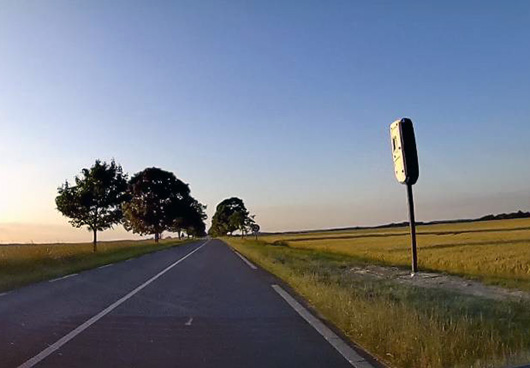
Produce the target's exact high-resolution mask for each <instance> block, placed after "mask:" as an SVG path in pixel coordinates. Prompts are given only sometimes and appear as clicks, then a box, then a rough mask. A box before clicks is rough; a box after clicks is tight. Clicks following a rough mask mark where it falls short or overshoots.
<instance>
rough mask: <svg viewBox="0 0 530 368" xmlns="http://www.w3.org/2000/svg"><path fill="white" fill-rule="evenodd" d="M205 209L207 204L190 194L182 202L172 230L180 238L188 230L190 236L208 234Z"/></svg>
mask: <svg viewBox="0 0 530 368" xmlns="http://www.w3.org/2000/svg"><path fill="white" fill-rule="evenodd" d="M205 210H206V206H205V205H203V204H201V203H199V202H198V201H197V200H196V199H195V198H193V197H191V196H189V197H188V198H187V199H186V200H185V201H183V202H182V204H181V206H180V208H179V211H178V214H177V216H176V217H175V219H174V220H173V223H172V225H171V227H170V230H171V231H173V232H176V233H177V234H178V236H179V239H180V238H181V236H182V232H186V233H187V234H188V236H197V237H199V236H204V235H206V224H205V223H204V220H206V218H207V216H206V213H205V212H204V211H205Z"/></svg>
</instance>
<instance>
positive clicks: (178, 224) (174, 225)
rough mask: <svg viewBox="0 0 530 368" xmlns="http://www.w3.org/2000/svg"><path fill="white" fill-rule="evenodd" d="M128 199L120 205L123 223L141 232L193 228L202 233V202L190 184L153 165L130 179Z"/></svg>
mask: <svg viewBox="0 0 530 368" xmlns="http://www.w3.org/2000/svg"><path fill="white" fill-rule="evenodd" d="M129 195H130V200H129V201H128V202H126V203H124V205H123V211H124V227H125V228H126V229H127V230H131V231H133V232H134V233H137V234H140V235H147V234H153V235H154V237H155V241H156V242H158V240H159V239H160V236H161V234H162V232H164V231H173V230H176V231H178V232H179V233H180V231H182V230H190V229H192V232H193V234H190V233H189V231H188V234H190V235H195V234H198V235H202V234H203V233H204V229H205V225H204V219H205V218H206V217H205V216H206V215H205V214H204V208H205V207H204V206H203V205H202V204H200V203H199V202H198V201H197V200H195V199H194V198H193V197H191V195H190V188H189V186H188V184H185V183H184V182H182V181H181V180H180V179H177V177H176V176H175V175H174V174H173V173H171V172H168V171H164V170H162V169H159V168H156V167H152V168H147V169H145V170H143V171H140V172H139V173H137V174H135V175H134V176H133V177H132V178H131V180H130V182H129Z"/></svg>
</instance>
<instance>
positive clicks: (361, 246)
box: [262, 219, 530, 290]
mask: <svg viewBox="0 0 530 368" xmlns="http://www.w3.org/2000/svg"><path fill="white" fill-rule="evenodd" d="M408 231H409V230H408V228H407V227H401V228H387V229H365V230H351V231H336V232H317V233H306V234H285V235H273V236H264V237H262V239H263V240H265V241H267V242H274V241H277V242H284V243H286V244H288V245H289V246H290V247H293V248H300V249H313V250H319V251H325V252H332V253H339V254H344V255H348V256H351V257H355V258H357V259H359V260H365V261H368V262H371V263H377V264H382V265H395V266H401V267H409V265H410V237H409V232H408ZM418 259H419V267H420V269H423V270H428V271H441V272H446V273H450V274H455V275H459V276H464V277H468V278H472V279H477V280H480V281H483V282H485V283H489V284H496V285H501V286H505V287H511V288H518V289H522V290H530V219H516V220H497V221H484V222H470V223H457V224H439V225H425V226H418Z"/></svg>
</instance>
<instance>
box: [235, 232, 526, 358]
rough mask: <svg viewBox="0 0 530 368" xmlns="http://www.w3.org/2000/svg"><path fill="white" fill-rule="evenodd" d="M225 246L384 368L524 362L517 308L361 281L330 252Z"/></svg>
mask: <svg viewBox="0 0 530 368" xmlns="http://www.w3.org/2000/svg"><path fill="white" fill-rule="evenodd" d="M226 240H227V241H228V242H229V243H230V244H231V245H232V246H233V247H234V248H236V249H237V250H238V251H240V252H241V253H243V254H245V255H246V256H247V257H248V258H250V259H251V260H252V261H254V262H256V263H257V264H259V265H260V266H262V267H264V268H265V269H267V270H269V271H270V272H272V273H274V274H276V275H277V276H279V277H280V278H282V279H283V280H284V281H286V282H287V283H289V284H290V285H291V286H292V287H293V288H294V289H295V290H296V291H297V292H298V293H300V294H301V295H302V296H304V297H305V298H306V299H307V300H308V301H309V302H310V303H311V304H312V305H314V306H315V307H316V308H317V309H318V310H319V312H321V313H322V314H323V315H324V316H325V317H326V318H327V319H329V320H330V321H331V322H333V323H334V324H335V325H336V326H337V327H339V328H340V329H341V330H342V331H344V333H345V334H346V335H347V336H348V337H350V338H351V339H352V340H353V341H355V342H356V343H358V344H360V345H361V346H364V347H365V348H366V349H367V350H368V351H370V352H371V353H373V354H374V355H376V356H377V357H378V358H379V359H381V360H383V361H385V362H386V363H387V364H389V365H391V366H395V367H440V368H441V367H493V366H505V365H507V364H518V363H519V364H520V363H524V362H528V361H530V353H529V352H530V334H529V333H528V331H529V330H530V308H528V304H524V303H523V302H509V301H491V300H484V299H480V298H476V297H470V296H463V295H459V294H456V293H451V292H447V291H441V290H427V289H419V288H415V287H412V286H405V285H400V284H397V283H394V282H392V281H388V280H376V279H373V278H367V277H363V276H361V275H358V274H356V273H354V272H350V269H351V268H352V266H355V265H357V264H362V263H360V262H363V261H361V260H358V259H356V258H354V257H350V256H345V255H341V254H336V253H333V252H331V253H330V252H326V251H321V250H314V249H307V250H306V249H300V248H291V247H286V246H278V245H271V244H268V243H265V242H254V241H252V240H242V239H239V238H228V239H226ZM276 240H278V239H276Z"/></svg>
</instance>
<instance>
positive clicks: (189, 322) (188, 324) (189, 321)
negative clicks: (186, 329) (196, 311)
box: [184, 317, 193, 326]
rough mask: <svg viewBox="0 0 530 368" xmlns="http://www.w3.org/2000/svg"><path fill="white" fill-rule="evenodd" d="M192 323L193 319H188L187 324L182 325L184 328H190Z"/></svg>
mask: <svg viewBox="0 0 530 368" xmlns="http://www.w3.org/2000/svg"><path fill="white" fill-rule="evenodd" d="M192 322H193V317H190V319H189V320H188V322H186V323H184V325H186V326H191V323H192Z"/></svg>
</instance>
